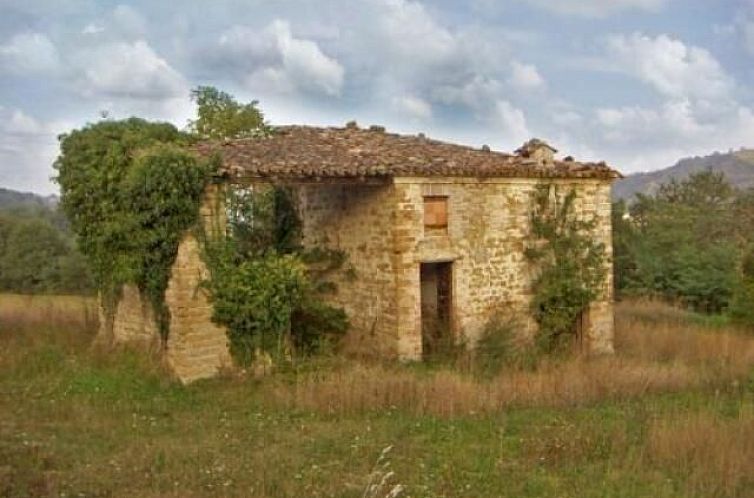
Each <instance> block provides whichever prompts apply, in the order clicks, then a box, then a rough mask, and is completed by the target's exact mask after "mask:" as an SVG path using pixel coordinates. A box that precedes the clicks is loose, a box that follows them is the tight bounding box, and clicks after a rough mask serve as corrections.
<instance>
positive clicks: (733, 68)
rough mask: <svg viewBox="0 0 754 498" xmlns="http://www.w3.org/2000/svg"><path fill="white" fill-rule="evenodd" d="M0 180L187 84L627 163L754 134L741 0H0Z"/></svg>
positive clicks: (305, 115)
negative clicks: (537, 141) (60, 143)
mask: <svg viewBox="0 0 754 498" xmlns="http://www.w3.org/2000/svg"><path fill="white" fill-rule="evenodd" d="M0 13H1V14H0V186H4V187H10V188H14V189H21V190H31V191H36V192H40V193H51V192H55V191H56V187H55V185H54V184H53V183H52V182H51V181H50V177H51V176H52V174H53V171H52V168H51V163H52V161H53V160H54V158H55V155H56V154H57V139H56V137H57V135H58V134H59V133H61V132H64V131H66V130H69V129H71V128H74V127H78V126H81V125H82V124H85V123H87V122H91V121H96V120H98V119H99V118H100V115H101V113H102V112H103V111H106V112H107V113H108V114H109V116H111V117H114V118H122V117H127V116H130V115H139V116H144V117H149V118H153V119H163V120H169V121H172V122H174V123H175V124H177V125H179V126H181V127H182V126H184V125H185V123H186V121H187V120H188V119H189V118H190V117H191V116H192V114H193V107H192V104H191V102H190V101H189V99H188V95H189V90H190V89H191V88H192V87H195V86H197V85H205V84H210V85H215V86H217V87H219V88H221V89H224V90H226V91H228V92H230V93H232V94H234V95H236V96H237V97H238V98H239V100H243V101H247V100H252V99H256V100H259V101H260V104H261V107H262V109H263V110H264V111H265V113H266V116H267V118H268V120H269V121H270V122H271V123H272V124H285V123H306V124H327V125H342V124H344V123H345V122H346V121H348V120H351V119H355V120H357V121H358V122H359V123H360V124H362V125H369V124H382V125H385V126H387V128H388V129H389V130H394V131H399V132H407V133H415V132H419V131H422V132H425V133H427V134H428V135H429V136H432V137H436V138H441V139H446V140H452V141H456V142H462V143H467V144H471V145H482V144H489V145H490V146H491V147H492V148H493V149H499V150H512V149H514V148H516V147H517V146H518V145H520V144H521V143H522V142H523V141H524V140H526V139H527V138H529V137H532V136H537V137H540V138H544V139H546V140H548V141H549V142H551V143H552V144H553V145H555V146H556V147H557V148H559V149H560V150H561V152H563V153H565V154H572V155H574V156H576V157H577V158H580V159H604V160H607V161H608V162H609V163H611V164H612V165H614V166H615V167H617V168H618V169H620V170H622V171H623V172H634V171H641V170H650V169H656V168H661V167H665V166H669V165H671V164H673V163H674V162H675V161H676V160H677V159H679V158H680V157H683V156H689V155H703V154H708V153H710V152H712V151H715V150H720V151H727V150H728V149H730V148H739V147H741V146H747V147H754V85H752V83H754V0H558V1H555V0H465V1H450V0H423V1H420V0H266V1H262V0H256V1H255V0H246V1H241V0H213V1H211V2H208V1H206V0H201V1H200V0H182V1H180V2H178V1H175V2H167V1H162V2H160V1H157V0H138V1H131V2H127V1H123V2H110V1H105V0H48V1H42V0H0Z"/></svg>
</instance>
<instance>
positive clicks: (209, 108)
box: [189, 86, 270, 140]
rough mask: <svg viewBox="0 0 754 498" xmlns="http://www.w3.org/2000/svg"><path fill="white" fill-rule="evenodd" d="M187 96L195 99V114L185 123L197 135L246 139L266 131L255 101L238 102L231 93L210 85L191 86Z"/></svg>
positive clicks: (268, 129)
mask: <svg viewBox="0 0 754 498" xmlns="http://www.w3.org/2000/svg"><path fill="white" fill-rule="evenodd" d="M191 98H192V100H194V101H195V102H196V105H197V116H198V117H197V119H195V120H192V121H190V122H189V129H190V130H191V131H192V132H194V133H196V134H197V135H198V136H199V137H201V138H204V139H212V140H226V139H233V138H250V137H259V136H264V135H267V134H268V133H269V132H270V127H269V126H267V125H266V124H265V122H264V115H263V114H262V111H261V110H259V108H258V107H257V106H258V105H259V102H258V101H256V100H254V101H251V102H249V103H248V104H240V103H238V102H237V101H236V100H235V99H234V98H233V96H232V95H230V94H228V93H225V92H223V91H220V90H218V89H217V88H214V87H211V86H199V87H197V88H195V89H194V90H192V91H191Z"/></svg>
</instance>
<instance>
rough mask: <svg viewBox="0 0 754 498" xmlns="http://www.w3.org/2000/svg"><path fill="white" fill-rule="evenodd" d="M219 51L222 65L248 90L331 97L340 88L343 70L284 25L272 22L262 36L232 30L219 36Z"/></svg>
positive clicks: (241, 28)
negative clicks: (233, 73) (308, 93)
mask: <svg viewBox="0 0 754 498" xmlns="http://www.w3.org/2000/svg"><path fill="white" fill-rule="evenodd" d="M219 50H220V51H221V57H220V62H221V64H224V65H227V66H228V67H230V68H232V69H233V70H235V71H236V72H237V73H239V72H240V73H241V75H242V78H243V79H244V80H245V81H246V82H247V83H248V84H249V86H251V87H262V88H265V89H269V90H277V91H282V92H293V91H295V90H303V91H308V92H313V93H320V94H325V95H330V96H337V95H339V94H340V92H341V89H342V87H343V81H344V75H345V70H344V69H343V66H342V65H341V64H340V63H339V62H338V61H337V60H335V59H334V58H331V57H329V56H327V55H326V54H325V53H324V52H322V50H321V49H320V47H319V45H317V43H315V42H314V41H311V40H305V39H301V38H296V37H295V36H293V34H292V33H291V28H290V25H289V24H288V23H287V22H285V21H281V20H277V21H274V22H272V23H271V24H270V25H269V26H267V27H266V28H265V29H264V30H262V31H261V32H259V31H258V30H255V29H252V28H250V27H245V26H236V27H233V28H231V29H229V30H227V31H226V32H225V33H223V34H222V35H221V36H220V40H219Z"/></svg>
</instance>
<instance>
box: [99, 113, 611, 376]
mask: <svg viewBox="0 0 754 498" xmlns="http://www.w3.org/2000/svg"><path fill="white" fill-rule="evenodd" d="M197 152H198V153H200V154H204V155H208V154H214V153H219V155H220V157H221V159H222V168H221V174H220V176H219V177H218V179H217V180H218V181H217V182H216V183H214V184H213V185H211V186H210V187H209V188H208V189H207V192H206V195H205V199H204V202H203V205H202V208H201V214H202V223H204V226H205V229H206V230H208V231H209V232H210V233H218V232H221V231H223V230H224V226H225V225H224V219H225V218H224V216H225V207H224V199H225V191H226V189H227V188H239V187H248V186H254V185H264V184H267V185H269V184H278V185H286V186H289V187H291V188H292V189H293V192H294V195H295V200H296V204H297V210H298V212H299V216H300V218H301V221H302V225H303V226H302V232H303V244H304V246H307V245H312V246H314V245H316V246H321V247H322V246H323V247H328V248H331V249H337V250H340V251H343V252H344V253H345V254H346V255H347V257H348V261H349V264H350V265H351V266H352V267H353V268H354V270H355V276H352V277H350V278H346V277H345V276H344V277H341V278H338V281H337V282H336V284H337V291H336V293H335V294H334V295H333V297H332V299H333V301H334V304H337V305H339V306H341V307H343V309H344V310H345V311H346V313H347V314H348V316H349V319H350V322H351V329H350V331H349V332H348V334H347V337H346V338H345V348H346V349H347V350H351V351H358V352H361V353H366V354H371V355H379V356H383V357H390V358H398V359H402V360H420V359H421V358H422V356H423V354H426V353H427V352H429V351H431V349H432V348H433V347H434V345H436V343H437V341H438V340H441V339H442V338H441V337H438V334H449V337H450V338H451V340H458V339H461V338H462V339H463V340H464V341H465V342H466V343H467V344H473V343H474V341H475V340H476V339H477V338H478V336H479V334H480V332H481V330H482V328H483V327H484V325H485V323H486V322H487V320H488V319H489V318H490V316H491V315H492V314H493V313H496V312H497V313H502V314H503V316H510V318H511V320H514V319H515V320H516V323H517V324H518V325H519V326H520V328H522V329H523V333H524V334H526V335H528V336H531V335H532V334H533V333H534V331H535V329H536V324H535V322H534V320H533V319H531V317H530V314H529V303H530V299H531V297H532V294H531V283H532V279H533V278H534V275H535V271H536V270H535V269H532V268H531V264H530V263H529V262H528V261H527V258H526V257H525V255H524V249H525V246H526V243H527V240H528V236H529V230H530V212H531V209H532V202H533V194H534V192H535V189H536V187H537V186H538V185H541V184H553V185H557V186H560V187H562V190H571V189H573V190H574V191H575V192H576V200H575V209H576V213H577V216H581V217H583V218H585V219H592V220H594V221H596V225H595V226H596V228H595V229H594V233H593V236H594V238H595V239H596V240H598V241H600V242H602V243H603V244H604V245H605V248H606V252H607V258H606V266H605V272H606V279H605V283H604V287H603V288H602V289H601V292H600V296H599V298H598V300H597V301H596V302H594V303H593V304H592V305H591V306H590V308H589V309H588V310H587V311H586V312H585V313H584V316H583V317H582V318H581V320H580V324H579V327H580V334H579V336H580V340H581V343H582V347H583V348H584V350H585V351H587V352H590V353H605V352H611V351H612V348H613V344H612V343H613V306H612V299H613V295H612V257H611V255H612V245H611V226H610V224H611V216H610V214H611V213H610V210H611V203H610V188H611V183H612V182H613V180H614V179H616V178H619V177H620V174H619V173H617V172H616V171H615V170H613V169H611V168H610V167H608V166H607V165H605V163H582V162H577V161H575V160H573V159H572V158H571V157H567V158H565V159H563V160H558V159H555V152H556V151H555V150H554V149H553V148H552V147H550V146H549V145H547V144H546V143H544V142H542V141H539V140H536V139H534V140H531V141H529V142H527V143H526V144H524V145H523V146H522V147H521V148H520V149H518V150H517V151H516V152H515V153H514V154H506V153H501V152H496V151H492V150H490V148H489V147H487V146H483V147H481V148H472V147H467V146H461V145H455V144H450V143H444V142H440V141H436V140H431V139H429V138H427V137H425V136H424V135H423V134H419V135H415V136H409V135H397V134H393V133H388V132H386V131H385V130H384V128H382V127H377V126H372V127H371V128H368V129H364V128H359V127H358V126H357V125H356V124H355V123H349V124H347V125H346V126H345V127H343V128H316V127H307V126H286V127H280V128H278V129H277V131H276V133H274V134H273V135H272V136H270V137H268V138H262V139H248V140H234V141H228V142H225V143H203V144H199V145H198V146H197ZM206 276H207V269H206V267H205V266H204V263H203V261H202V259H201V248H200V245H199V242H198V241H197V239H196V238H195V237H193V236H192V235H190V234H188V233H187V234H186V236H185V237H184V239H183V240H182V242H181V244H180V246H179V250H178V256H177V258H176V261H175V264H174V266H173V268H172V277H171V280H170V283H169V287H168V290H167V293H166V304H167V306H168V308H169V310H170V315H171V322H170V331H169V336H168V341H167V346H166V351H165V357H166V361H167V363H168V365H169V366H170V367H171V369H172V370H173V371H174V372H175V374H176V375H177V376H178V377H179V378H180V379H182V380H183V381H186V382H188V381H192V380H194V379H198V378H203V377H208V376H212V375H214V374H216V373H217V372H218V370H219V369H220V368H222V366H223V365H225V364H228V363H229V362H230V358H229V353H228V347H227V339H226V334H225V330H224V329H223V328H222V327H220V326H218V325H216V324H214V323H212V321H211V320H210V317H211V313H212V309H211V303H210V302H209V300H208V298H207V296H206V295H205V291H204V289H203V288H202V287H201V286H200V283H201V281H202V280H203V279H204V278H206ZM102 323H103V325H102V329H103V330H102V332H101V333H102V334H108V336H109V337H111V338H113V339H114V340H115V341H116V342H126V341H133V340H147V341H150V340H155V338H156V337H157V332H156V327H155V325H154V321H153V320H152V313H151V310H150V309H149V305H148V302H147V301H146V300H145V299H143V298H142V296H140V295H139V292H138V290H137V289H135V288H128V287H127V288H125V289H124V291H123V296H122V299H121V301H120V302H119V304H118V306H117V309H116V312H115V315H114V317H113V319H112V320H109V321H107V323H105V322H104V321H103V322H102Z"/></svg>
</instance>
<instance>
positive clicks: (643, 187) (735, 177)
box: [613, 149, 754, 200]
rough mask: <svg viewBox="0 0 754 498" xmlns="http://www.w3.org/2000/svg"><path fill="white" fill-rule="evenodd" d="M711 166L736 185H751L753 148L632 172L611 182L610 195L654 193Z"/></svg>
mask: <svg viewBox="0 0 754 498" xmlns="http://www.w3.org/2000/svg"><path fill="white" fill-rule="evenodd" d="M706 169H711V170H712V171H716V172H722V173H725V177H726V178H727V179H728V181H729V182H730V183H731V184H732V185H733V186H735V187H737V188H741V189H746V188H752V187H754V149H741V150H739V151H737V152H729V153H726V154H723V153H719V152H715V153H714V154H712V155H710V156H705V157H690V158H687V159H681V160H680V161H678V162H677V163H676V164H675V166H671V167H669V168H665V169H661V170H658V171H651V172H648V173H635V174H633V175H629V176H627V177H626V178H623V179H621V180H618V181H617V182H615V185H614V186H613V199H615V200H618V199H626V200H630V199H632V198H633V197H634V196H635V195H636V194H637V193H642V194H653V193H655V192H656V191H657V189H658V188H659V186H660V185H661V184H663V183H666V182H668V181H670V179H671V178H676V179H678V180H682V179H684V178H686V177H687V176H689V175H690V174H691V173H696V172H698V171H704V170H706Z"/></svg>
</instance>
